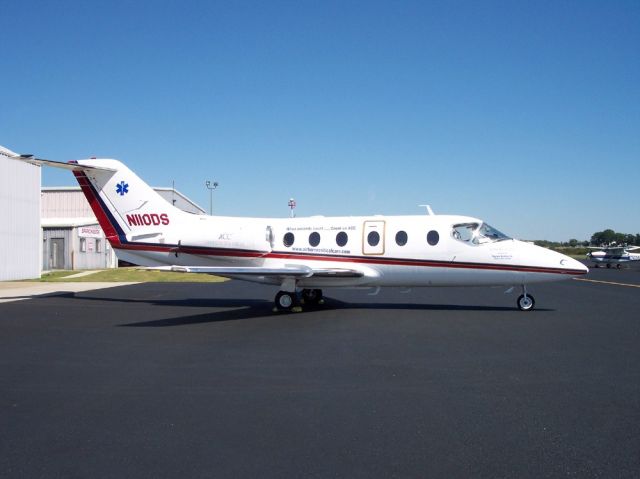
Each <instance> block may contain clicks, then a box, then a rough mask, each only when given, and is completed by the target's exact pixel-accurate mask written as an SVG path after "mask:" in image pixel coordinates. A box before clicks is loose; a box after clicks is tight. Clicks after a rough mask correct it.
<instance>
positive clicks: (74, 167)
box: [0, 146, 116, 171]
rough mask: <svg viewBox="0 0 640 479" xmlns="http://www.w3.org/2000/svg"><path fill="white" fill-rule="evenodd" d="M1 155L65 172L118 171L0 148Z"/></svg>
mask: <svg viewBox="0 0 640 479" xmlns="http://www.w3.org/2000/svg"><path fill="white" fill-rule="evenodd" d="M0 155H2V156H6V157H8V158H11V159H14V160H18V161H22V162H24V163H30V164H32V165H36V166H52V167H54V168H62V169H64V170H71V171H92V170H93V171H116V170H114V169H113V168H105V167H103V166H88V165H81V164H79V163H75V162H73V163H64V162H62V161H53V160H44V159H41V158H36V157H35V156H33V155H19V154H17V153H14V152H13V151H11V150H9V149H7V148H4V147H2V146H0Z"/></svg>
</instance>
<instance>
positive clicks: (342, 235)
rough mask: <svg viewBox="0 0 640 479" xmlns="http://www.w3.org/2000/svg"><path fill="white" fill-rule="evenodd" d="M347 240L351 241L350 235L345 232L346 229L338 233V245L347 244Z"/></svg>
mask: <svg viewBox="0 0 640 479" xmlns="http://www.w3.org/2000/svg"><path fill="white" fill-rule="evenodd" d="M347 241H349V237H348V236H347V233H345V232H344V231H340V233H338V234H337V235H336V243H337V245H338V246H344V245H346V244H347Z"/></svg>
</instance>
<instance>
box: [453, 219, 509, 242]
mask: <svg viewBox="0 0 640 479" xmlns="http://www.w3.org/2000/svg"><path fill="white" fill-rule="evenodd" d="M451 236H453V237H454V238H455V239H457V240H458V241H462V242H463V243H469V244H474V245H477V244H484V243H494V242H496V241H504V240H508V239H511V238H510V237H508V236H507V235H506V234H504V233H501V232H500V231H498V230H497V229H495V228H493V227H492V226H489V225H488V224H486V223H460V224H457V225H453V229H452V231H451Z"/></svg>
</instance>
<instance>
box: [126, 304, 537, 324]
mask: <svg viewBox="0 0 640 479" xmlns="http://www.w3.org/2000/svg"><path fill="white" fill-rule="evenodd" d="M196 302H197V303H199V306H208V307H215V308H234V309H225V310H223V311H213V312H207V313H203V314H198V315H191V316H178V317H174V318H164V319H156V320H151V321H136V322H132V323H126V324H120V325H119V326H120V327H136V328H140V327H167V326H186V325H190V324H201V323H214V322H221V321H237V320H243V319H258V318H262V319H274V318H290V319H292V320H295V319H296V318H301V319H302V318H304V316H305V315H306V314H312V313H315V312H328V311H349V310H358V309H360V310H363V309H364V310H378V311H394V310H396V311H398V310H403V311H425V312H428V311H470V312H472V311H473V312H482V311H489V312H517V311H516V310H515V308H512V307H501V306H461V305H449V304H414V303H411V304H407V303H345V302H342V301H338V300H334V299H328V300H327V301H326V303H325V304H324V305H322V306H306V307H303V311H302V312H299V313H282V312H280V313H278V312H274V311H273V303H272V302H271V301H267V300H264V301H262V300H243V301H242V300H197V301H196ZM167 303H170V304H172V305H174V306H194V304H193V302H192V301H190V300H180V301H175V300H169V301H168V302H167ZM167 303H164V302H163V301H154V304H157V305H162V304H167ZM541 311H545V310H541Z"/></svg>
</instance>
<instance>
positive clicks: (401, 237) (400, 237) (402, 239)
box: [396, 231, 407, 246]
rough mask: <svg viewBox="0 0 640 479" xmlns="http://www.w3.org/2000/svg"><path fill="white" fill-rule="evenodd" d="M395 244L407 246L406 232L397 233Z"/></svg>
mask: <svg viewBox="0 0 640 479" xmlns="http://www.w3.org/2000/svg"><path fill="white" fill-rule="evenodd" d="M396 243H397V244H398V246H404V245H406V244H407V232H406V231H398V232H397V233H396Z"/></svg>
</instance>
